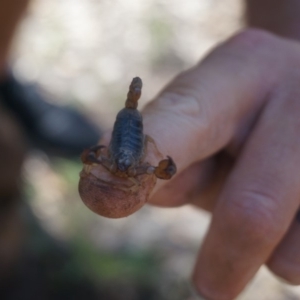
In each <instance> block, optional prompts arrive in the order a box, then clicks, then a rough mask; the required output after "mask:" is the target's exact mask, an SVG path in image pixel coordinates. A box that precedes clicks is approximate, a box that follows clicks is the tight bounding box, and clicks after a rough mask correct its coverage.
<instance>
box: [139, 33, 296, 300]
mask: <svg viewBox="0 0 300 300" xmlns="http://www.w3.org/2000/svg"><path fill="white" fill-rule="evenodd" d="M299 68H300V45H299V44H298V43H297V42H294V41H289V40H286V39H283V38H279V37H277V36H275V35H272V34H269V33H267V32H263V31H260V30H250V29H249V30H245V31H243V32H242V33H239V34H237V35H235V36H234V37H233V38H231V39H229V40H228V41H227V42H225V43H223V44H222V45H220V46H219V47H217V48H216V49H214V50H213V51H212V53H211V54H209V55H208V57H206V58H205V59H204V60H203V61H202V62H201V63H200V64H199V65H197V66H195V67H194V68H193V69H191V70H189V71H187V72H184V73H182V74H180V75H179V76H177V77H176V78H175V79H174V81H173V82H172V83H171V84H169V85H168V86H167V87H166V88H165V90H164V91H163V92H162V93H161V94H160V95H159V96H158V97H157V98H156V99H155V100H154V101H152V102H151V103H150V104H149V105H148V106H147V107H146V108H145V109H144V111H143V115H144V126H145V132H146V133H147V134H149V135H150V136H152V137H153V138H154V140H155V141H156V143H157V145H158V148H159V149H160V151H161V152H162V153H169V154H170V155H171V156H172V157H173V158H174V160H175V161H176V164H177V167H178V175H177V176H176V177H175V178H174V179H172V180H170V181H169V182H163V181H161V182H160V183H159V184H158V185H157V186H156V190H155V192H154V194H153V196H152V197H151V199H150V201H149V202H150V203H152V204H155V205H159V206H167V207H172V206H180V205H184V204H193V205H196V206H198V207H201V208H204V209H207V210H209V211H213V213H212V222H211V225H210V228H209V230H208V232H207V235H206V237H205V239H204V241H203V245H202V247H201V249H200V252H199V255H198V259H197V262H196V266H195V270H194V275H193V282H194V284H195V286H196V288H197V290H198V291H199V293H200V294H201V295H203V296H204V297H205V299H212V300H215V299H216V300H223V299H224V300H227V299H233V298H234V297H236V296H237V295H238V294H239V293H240V292H241V291H242V290H243V288H244V287H245V285H246V284H247V283H248V282H249V280H250V279H251V278H252V277H253V276H254V275H255V273H256V272H257V271H258V269H259V268H260V266H262V265H263V264H266V265H267V266H268V267H269V268H270V270H271V271H272V272H273V273H274V274H276V275H277V276H279V277H281V278H283V279H285V280H287V281H289V282H291V283H293V284H299V283H300V255H299V253H300V240H299V239H298V238H297V237H298V236H299V235H300V224H298V223H297V222H296V221H294V219H295V215H296V213H297V211H298V208H299V202H300V200H299V199H300V185H299V180H298V176H299V172H300V171H299V167H298V161H299V160H300V139H299V138H298V135H299V130H300V118H299V112H300V101H299V99H298V98H299V97H300V88H299V82H300V72H299V71H298V70H299Z"/></svg>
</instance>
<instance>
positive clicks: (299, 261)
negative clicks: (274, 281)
mask: <svg viewBox="0 0 300 300" xmlns="http://www.w3.org/2000/svg"><path fill="white" fill-rule="evenodd" d="M299 237H300V223H299V221H295V222H294V223H293V224H292V226H291V228H290V229H289V232H288V233H287V234H286V236H285V237H284V239H283V240H282V242H281V243H280V244H279V245H278V247H277V248H276V250H275V251H274V253H273V254H272V256H271V258H270V259H269V260H268V263H267V265H268V267H269V269H270V270H271V271H272V272H273V273H274V274H275V275H277V276H278V277H279V278H282V279H283V280H284V281H286V282H288V283H290V284H293V285H299V284H300V238H299Z"/></svg>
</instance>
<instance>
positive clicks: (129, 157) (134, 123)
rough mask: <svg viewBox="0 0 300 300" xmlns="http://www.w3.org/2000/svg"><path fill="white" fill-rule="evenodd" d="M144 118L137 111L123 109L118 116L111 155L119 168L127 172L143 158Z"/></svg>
mask: <svg viewBox="0 0 300 300" xmlns="http://www.w3.org/2000/svg"><path fill="white" fill-rule="evenodd" d="M143 148H144V134H143V118H142V115H141V113H140V112H139V111H138V110H137V109H132V108H126V107H125V108H123V109H122V110H121V111H120V112H119V113H118V115H117V118H116V122H115V124H114V129H113V132H112V139H111V142H110V145H109V153H110V155H111V157H112V159H114V160H115V163H116V165H117V168H118V169H119V170H120V171H122V172H125V171H127V170H128V168H129V167H130V166H132V165H136V164H137V163H138V162H139V161H140V159H141V158H142V157H143V152H144V151H143Z"/></svg>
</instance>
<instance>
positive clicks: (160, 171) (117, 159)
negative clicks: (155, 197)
mask: <svg viewBox="0 0 300 300" xmlns="http://www.w3.org/2000/svg"><path fill="white" fill-rule="evenodd" d="M142 85H143V84H142V80H141V79H140V78H139V77H135V78H133V80H132V82H131V84H130V86H129V92H128V94H127V99H126V102H125V108H123V109H122V110H121V111H120V112H119V113H118V115H117V118H116V121H115V124H114V128H113V132H112V138H111V141H110V144H109V146H108V149H107V155H104V154H103V153H102V150H103V149H104V148H106V147H105V146H103V145H98V146H94V147H92V148H90V149H87V150H85V151H84V152H83V153H82V155H81V160H82V162H83V163H84V164H101V165H102V166H103V167H105V168H106V169H107V170H109V171H110V172H111V173H112V174H115V175H116V176H119V177H128V178H133V177H135V176H138V175H142V174H149V175H150V174H154V175H155V176H156V177H157V178H160V179H170V178H171V177H172V176H173V175H174V174H175V173H176V165H175V163H174V161H173V160H172V158H171V157H170V156H167V158H166V159H163V160H161V161H160V162H159V164H158V166H157V167H154V166H151V165H150V164H149V163H145V162H143V160H144V158H145V155H146V148H147V147H146V146H147V142H149V141H150V142H153V140H152V139H151V138H150V137H149V136H147V135H144V133H143V118H142V115H141V113H140V112H139V111H138V110H137V106H138V100H139V98H140V96H141V91H142Z"/></svg>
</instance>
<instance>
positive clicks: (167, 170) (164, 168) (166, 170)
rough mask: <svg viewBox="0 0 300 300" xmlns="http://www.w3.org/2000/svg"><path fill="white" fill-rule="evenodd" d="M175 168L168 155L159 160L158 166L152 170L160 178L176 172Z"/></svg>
mask: <svg viewBox="0 0 300 300" xmlns="http://www.w3.org/2000/svg"><path fill="white" fill-rule="evenodd" d="M176 171H177V168H176V165H175V163H174V161H173V159H172V158H171V157H170V156H167V158H166V159H163V160H161V161H160V162H159V164H158V166H157V167H156V168H155V170H154V174H155V176H156V177H157V178H160V179H170V178H172V176H173V175H174V174H175V173H176Z"/></svg>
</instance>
